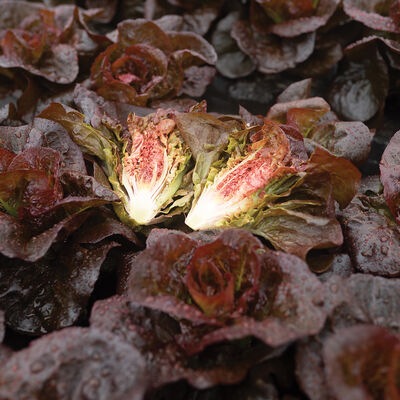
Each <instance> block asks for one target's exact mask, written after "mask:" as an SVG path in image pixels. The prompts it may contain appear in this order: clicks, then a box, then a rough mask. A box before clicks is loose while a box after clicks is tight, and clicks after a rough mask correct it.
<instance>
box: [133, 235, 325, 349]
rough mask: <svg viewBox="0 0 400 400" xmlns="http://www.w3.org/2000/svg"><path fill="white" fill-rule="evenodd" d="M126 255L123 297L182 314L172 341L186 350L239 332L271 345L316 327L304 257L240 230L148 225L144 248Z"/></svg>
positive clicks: (318, 293) (317, 294)
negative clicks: (207, 231)
mask: <svg viewBox="0 0 400 400" xmlns="http://www.w3.org/2000/svg"><path fill="white" fill-rule="evenodd" d="M127 262H128V264H129V268H130V277H129V283H128V288H127V295H128V298H129V299H131V300H132V301H134V302H136V303H138V304H140V305H142V306H145V307H148V308H151V309H154V310H159V311H162V312H164V313H166V314H168V315H170V316H171V317H174V318H179V319H183V320H185V321H186V322H182V323H184V327H185V331H184V332H183V334H182V335H180V336H179V337H178V341H179V343H180V345H181V346H182V347H183V348H184V349H185V351H186V352H187V353H188V354H196V353H199V352H201V351H203V350H204V349H206V348H207V347H208V346H210V345H213V344H216V343H220V342H224V341H226V340H229V341H232V340H239V339H244V338H246V337H256V338H257V339H259V340H261V341H262V342H264V343H265V344H267V345H269V346H271V347H279V346H282V345H285V344H287V343H289V342H291V341H293V340H296V339H297V338H299V337H303V336H307V335H311V334H315V333H317V332H319V330H320V329H321V328H322V326H323V324H324V321H325V317H326V309H325V308H324V305H323V303H324V301H323V296H324V294H323V291H322V290H323V287H322V284H321V283H320V282H319V281H318V279H317V278H316V277H315V276H314V275H313V274H312V273H311V272H310V271H309V269H308V266H307V264H306V263H305V262H304V261H302V260H301V259H299V258H298V257H295V256H292V255H288V254H285V253H281V252H276V251H272V250H269V249H267V248H264V247H263V246H262V245H261V243H260V242H259V241H258V240H257V239H256V238H255V237H253V236H252V235H251V234H250V233H248V232H246V231H242V230H233V229H231V230H228V231H224V232H222V233H221V234H220V235H219V236H218V237H216V238H215V239H214V240H213V241H211V242H208V243H205V244H203V243H202V242H199V241H197V240H194V239H192V238H190V236H188V235H185V234H183V233H179V232H176V231H160V230H153V231H152V233H151V234H150V236H149V239H148V242H147V248H146V250H144V251H143V252H141V253H139V255H137V256H135V257H133V258H132V259H131V261H129V260H128V261H127ZM194 271H196V274H194ZM222 273H225V276H226V277H227V281H225V283H223V282H222V281H221V280H220V278H219V277H220V276H221V274H222ZM190 276H191V278H189V277H190ZM192 279H195V284H196V292H195V293H194V291H193V285H194V283H193V281H192ZM230 279H232V281H233V282H234V287H233V288H230V286H229V280H230ZM232 292H233V293H232ZM199 293H200V294H202V298H201V300H200V301H199ZM228 293H230V294H228ZM193 294H194V295H193ZM217 295H220V296H218V297H217ZM227 304H228V305H229V307H226V305H227ZM210 305H213V309H212V310H211V311H210Z"/></svg>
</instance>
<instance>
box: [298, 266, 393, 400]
mask: <svg viewBox="0 0 400 400" xmlns="http://www.w3.org/2000/svg"><path fill="white" fill-rule="evenodd" d="M326 289H327V290H329V291H330V292H331V293H333V294H334V296H335V297H336V304H333V308H332V311H331V313H330V316H329V319H328V323H327V325H326V327H325V329H324V330H323V331H322V332H320V333H319V334H318V335H317V336H315V337H313V338H308V339H306V340H304V341H300V342H298V344H297V354H296V375H297V378H298V381H299V384H300V386H301V388H302V390H303V391H304V392H305V393H306V394H307V395H308V397H309V398H310V399H311V400H323V399H326V398H329V396H328V393H329V394H330V396H333V392H332V390H331V388H330V385H329V386H328V383H329V381H328V379H329V378H327V376H326V372H325V369H324V360H323V355H322V348H323V345H324V343H325V342H326V341H327V339H329V338H330V337H331V335H332V333H334V332H338V333H339V332H344V331H343V329H344V328H351V327H353V326H355V325H356V326H358V325H357V324H369V325H371V326H372V325H375V326H376V327H378V326H379V327H382V328H385V329H387V330H388V331H390V332H391V333H394V334H398V333H399V329H400V312H399V307H398V306H399V301H400V291H399V289H400V281H399V280H398V279H386V278H382V277H377V276H373V275H369V274H354V275H352V276H350V277H349V279H343V280H340V279H337V277H331V278H330V279H329V280H328V281H327V283H326ZM363 326H366V325H363ZM369 350H372V346H371V347H370V348H369ZM369 350H368V351H369ZM361 357H362V355H361ZM374 382H375V383H376V379H374V376H370V377H366V379H365V380H364V384H365V385H366V386H370V385H374ZM351 398H352V397H351ZM362 398H363V399H364V398H365V397H362ZM367 398H370V397H367ZM373 398H375V397H373ZM377 398H383V397H377Z"/></svg>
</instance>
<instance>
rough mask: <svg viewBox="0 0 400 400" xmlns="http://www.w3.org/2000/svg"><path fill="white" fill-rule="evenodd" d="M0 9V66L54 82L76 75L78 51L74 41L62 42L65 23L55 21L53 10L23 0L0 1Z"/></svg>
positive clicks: (63, 82)
mask: <svg viewBox="0 0 400 400" xmlns="http://www.w3.org/2000/svg"><path fill="white" fill-rule="evenodd" d="M0 10H1V13H2V14H4V15H5V17H3V20H2V21H0V28H1V29H2V31H0V36H1V38H2V40H1V45H0V47H1V50H2V54H1V55H0V66H1V67H2V68H22V69H24V70H26V71H28V72H30V73H32V74H33V75H38V76H41V77H44V78H46V79H47V80H49V81H51V82H55V83H62V84H67V83H71V82H73V81H74V80H75V79H76V77H77V75H78V72H79V65H78V52H77V50H76V48H75V46H74V44H73V43H65V42H63V40H62V36H63V33H64V32H66V30H67V29H68V27H66V26H61V25H58V24H57V23H58V22H59V21H58V20H57V13H56V11H53V10H47V9H45V8H42V7H41V6H39V5H36V4H30V3H26V2H22V1H5V2H2V3H1V4H0ZM65 11H67V10H65ZM10 13H12V14H13V17H12V18H8V19H7V17H6V16H7V15H9V14H10ZM35 25H36V26H35Z"/></svg>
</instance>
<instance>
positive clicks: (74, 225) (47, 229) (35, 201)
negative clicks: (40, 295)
mask: <svg viewBox="0 0 400 400" xmlns="http://www.w3.org/2000/svg"><path fill="white" fill-rule="evenodd" d="M32 131H33V130H32ZM32 131H31V133H32ZM47 133H48V135H47V136H46V135H44V138H43V141H44V142H46V140H47V139H50V137H51V132H47ZM10 135H17V134H16V133H15V132H13V131H11V132H10ZM44 144H48V145H53V146H54V147H57V146H58V144H57V143H54V142H53V143H52V142H48V143H44ZM65 145H68V141H67V142H66V143H65ZM23 146H24V145H23ZM71 147H72V148H73V149H74V150H75V151H77V149H76V148H74V146H73V145H72V146H71ZM4 151H5V150H4V149H3V152H4ZM8 154H14V153H11V152H9V153H8ZM64 154H66V155H68V156H69V157H70V159H68V158H66V160H65V162H64V161H62V162H61V163H60V153H59V152H58V151H57V150H53V149H51V148H50V147H27V148H26V149H23V150H22V151H21V152H20V153H19V154H17V155H15V156H14V157H13V158H12V160H11V162H10V163H9V164H8V165H7V169H6V170H4V169H3V171H2V172H0V175H1V184H0V201H1V207H2V212H0V220H1V221H2V223H1V228H0V229H1V231H2V234H1V240H0V252H1V253H2V254H3V255H5V256H7V257H17V258H20V259H22V260H25V261H31V262H32V261H37V260H38V259H40V258H41V257H42V256H43V255H44V254H45V253H46V252H47V250H48V249H49V248H50V247H51V245H52V244H53V243H54V242H56V241H62V240H63V239H64V238H66V237H67V236H68V235H69V234H70V233H71V232H73V231H74V230H76V229H78V228H79V226H80V225H81V224H82V223H83V222H84V221H85V219H86V218H87V216H88V212H87V211H86V212H85V210H87V209H88V208H91V207H96V206H101V205H104V204H107V203H112V202H114V201H116V200H118V197H117V196H116V195H115V194H114V193H113V192H112V191H111V190H109V189H107V188H105V187H103V186H102V185H100V184H99V183H98V182H97V181H95V180H94V179H93V178H92V177H90V176H88V175H86V174H82V173H79V172H76V171H73V168H74V167H76V168H77V167H83V166H82V165H79V164H78V166H77V165H76V162H77V161H79V162H80V161H81V157H82V156H81V154H79V153H78V154H79V155H80V156H79V155H73V154H71V153H68V152H65V153H64ZM74 160H75V161H74ZM61 165H64V168H65V167H66V166H67V165H70V166H71V170H70V171H68V172H67V171H64V172H62V171H60V169H59V168H60V166H61ZM79 169H80V168H79ZM61 172H62V173H61Z"/></svg>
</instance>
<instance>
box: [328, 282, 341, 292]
mask: <svg viewBox="0 0 400 400" xmlns="http://www.w3.org/2000/svg"><path fill="white" fill-rule="evenodd" d="M330 289H331V292H332V293H337V292H338V290H339V287H338V285H336V284H335V283H334V284H333V285H331V286H330Z"/></svg>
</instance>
